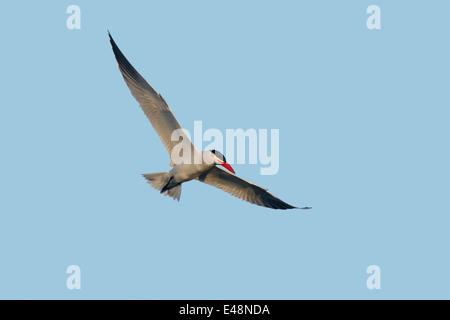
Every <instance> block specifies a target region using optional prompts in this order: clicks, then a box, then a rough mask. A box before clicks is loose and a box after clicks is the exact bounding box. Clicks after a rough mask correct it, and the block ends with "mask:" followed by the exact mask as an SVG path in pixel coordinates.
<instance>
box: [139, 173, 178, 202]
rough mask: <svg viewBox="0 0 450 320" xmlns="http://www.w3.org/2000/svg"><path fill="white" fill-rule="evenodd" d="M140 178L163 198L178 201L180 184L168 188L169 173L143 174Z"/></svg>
mask: <svg viewBox="0 0 450 320" xmlns="http://www.w3.org/2000/svg"><path fill="white" fill-rule="evenodd" d="M142 176H143V177H144V178H145V179H146V180H147V182H148V183H149V184H150V185H151V186H152V187H153V188H155V189H156V190H159V191H161V193H162V194H164V195H165V196H169V197H172V198H173V199H174V200H178V201H180V196H181V184H179V185H175V186H170V182H171V180H170V173H169V172H158V173H145V174H143V175H142Z"/></svg>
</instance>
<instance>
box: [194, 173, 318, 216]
mask: <svg viewBox="0 0 450 320" xmlns="http://www.w3.org/2000/svg"><path fill="white" fill-rule="evenodd" d="M197 179H198V180H199V181H201V182H204V183H206V184H209V185H211V186H214V187H216V188H219V189H222V190H223V191H225V192H228V193H229V194H231V195H232V196H235V197H237V198H239V199H242V200H245V201H247V202H250V203H253V204H256V205H258V206H262V207H266V208H272V209H282V210H285V209H311V208H310V207H303V208H297V207H294V206H291V205H290V204H287V203H286V202H284V201H282V200H281V199H279V198H277V197H275V196H274V195H273V194H271V193H269V192H268V191H267V190H266V189H263V188H261V187H259V186H257V185H256V184H253V183H251V182H248V181H246V180H244V179H241V178H239V177H238V176H236V175H234V174H231V173H228V172H227V171H225V170H222V169H219V168H217V167H213V168H212V169H211V170H210V171H208V172H206V173H204V174H202V175H201V176H199V177H198V178H197Z"/></svg>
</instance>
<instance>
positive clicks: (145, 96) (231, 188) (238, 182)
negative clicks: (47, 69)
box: [108, 31, 311, 210]
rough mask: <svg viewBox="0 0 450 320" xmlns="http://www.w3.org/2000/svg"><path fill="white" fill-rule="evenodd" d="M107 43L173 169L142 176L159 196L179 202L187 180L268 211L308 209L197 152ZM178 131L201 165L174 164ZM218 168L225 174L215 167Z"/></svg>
mask: <svg viewBox="0 0 450 320" xmlns="http://www.w3.org/2000/svg"><path fill="white" fill-rule="evenodd" d="M108 35H109V40H110V43H111V46H112V49H113V52H114V56H115V58H116V60H117V63H118V64H119V70H120V72H121V73H122V76H123V78H124V80H125V82H126V84H127V86H128V88H129V89H130V91H131V94H132V95H133V96H134V98H135V99H136V100H137V102H138V103H139V105H140V107H141V108H142V110H143V111H144V113H145V115H146V116H147V118H148V119H149V120H150V122H151V124H152V126H153V128H154V129H155V130H156V132H157V133H158V135H159V138H160V139H161V141H162V143H163V144H164V146H165V147H166V149H167V151H168V152H169V155H170V157H171V161H170V165H171V166H172V167H173V168H172V170H170V171H168V172H158V173H147V174H143V176H144V178H145V179H146V180H147V182H148V183H149V184H150V185H151V186H152V187H153V188H155V189H156V190H158V191H160V193H162V194H164V195H166V196H170V197H172V198H173V199H175V200H178V201H180V196H181V184H182V183H184V182H187V181H190V180H198V181H201V182H203V183H206V184H209V185H211V186H214V187H216V188H219V189H221V190H223V191H225V192H228V193H229V194H231V195H232V196H235V197H237V198H239V199H242V200H244V201H247V202H250V203H252V204H256V205H258V206H262V207H266V208H271V209H281V210H286V209H310V208H311V207H302V208H297V207H294V206H291V205H290V204H287V203H286V202H284V201H282V200H281V199H279V198H277V197H275V196H274V195H272V194H271V193H269V192H268V191H267V189H264V188H261V187H259V186H257V185H255V184H253V183H251V182H249V181H246V180H244V179H242V178H239V177H238V176H236V175H235V172H234V170H233V168H232V167H231V166H230V164H229V163H227V161H226V158H225V157H224V156H223V154H222V153H220V152H219V151H217V150H208V151H200V150H198V149H197V148H196V147H195V146H194V145H193V144H192V142H191V141H190V140H189V138H188V137H187V136H186V135H185V134H183V132H182V128H181V126H180V124H179V123H178V121H177V119H176V118H175V117H174V115H173V113H172V110H171V109H170V108H169V106H168V104H167V103H166V101H165V100H164V98H163V97H162V96H161V95H160V94H159V93H158V92H156V90H155V89H153V87H152V86H151V85H150V84H149V83H148V82H147V81H146V80H145V79H144V77H142V76H141V75H140V74H139V72H137V71H136V69H135V68H134V67H133V66H132V65H131V63H130V62H129V61H128V60H127V58H125V56H124V55H123V53H122V52H121V51H120V49H119V47H118V46H117V45H116V43H115V41H114V39H113V38H112V36H111V34H110V33H109V31H108ZM176 130H178V132H181V134H180V137H182V138H183V139H182V142H183V143H185V145H186V144H188V147H189V148H190V151H191V156H190V157H189V160H193V159H194V158H195V157H198V156H200V159H201V161H200V162H195V161H184V162H179V161H178V162H175V161H174V159H173V158H174V157H173V155H172V154H173V151H174V148H176V146H177V145H179V143H180V140H175V141H173V140H172V134H173V132H174V131H176ZM217 165H221V166H223V167H224V168H226V169H227V170H228V171H230V172H231V173H230V172H227V171H225V170H222V169H220V168H218V167H217Z"/></svg>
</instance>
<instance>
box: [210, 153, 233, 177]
mask: <svg viewBox="0 0 450 320" xmlns="http://www.w3.org/2000/svg"><path fill="white" fill-rule="evenodd" d="M210 152H211V157H212V159H213V160H214V163H215V164H220V165H221V166H223V167H225V168H226V169H227V170H228V171H230V172H232V173H235V172H234V170H233V168H232V167H231V166H230V165H229V164H228V163H227V159H225V156H224V155H223V154H222V153H220V152H219V151H217V150H210Z"/></svg>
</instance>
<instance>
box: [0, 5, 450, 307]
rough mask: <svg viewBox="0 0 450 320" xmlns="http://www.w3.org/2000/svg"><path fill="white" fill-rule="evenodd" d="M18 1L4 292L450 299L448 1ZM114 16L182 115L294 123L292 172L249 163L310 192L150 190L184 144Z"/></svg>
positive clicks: (285, 142)
mask: <svg viewBox="0 0 450 320" xmlns="http://www.w3.org/2000/svg"><path fill="white" fill-rule="evenodd" d="M71 4H77V5H78V6H79V7H80V8H81V29H80V30H68V29H67V27H66V19H67V17H68V14H67V13H66V8H67V7H68V6H69V5H71ZM371 4H377V5H379V6H380V8H381V19H382V20H381V21H382V22H381V30H368V29H367V27H366V19H367V18H368V15H367V14H366V8H367V7H368V6H369V5H371ZM2 8H3V10H2V14H1V16H0V30H2V31H1V34H2V39H1V41H2V51H1V57H2V61H3V66H2V75H3V77H1V78H0V81H1V87H2V94H1V96H0V101H1V108H0V133H1V135H0V137H1V138H0V141H1V146H2V156H1V158H0V164H1V166H0V170H1V176H2V179H1V180H0V192H1V195H2V196H1V199H2V200H1V201H0V212H1V214H0V243H1V244H0V254H1V256H2V260H1V261H2V263H1V265H0V298H44V299H45V298H61V299H77V298H87V299H93V298H148V299H174V298H176V299H183V298H186V299H232V298H234V299H301V298H343V299H346V298H361V299H379V298H385V299H392V298H447V299H448V297H449V296H448V289H447V288H448V285H449V281H450V279H449V276H448V270H449V268H450V261H449V258H448V254H447V251H448V243H449V240H450V239H449V233H448V225H449V222H450V221H449V216H448V207H449V197H448V190H449V182H448V181H449V178H450V177H449V169H448V168H449V167H448V163H449V151H448V148H447V145H448V137H449V133H450V132H449V126H448V118H449V115H450V114H449V108H448V106H449V105H450V103H449V100H450V99H449V95H448V74H449V68H450V67H449V60H448V57H449V53H450V52H449V46H448V41H447V39H448V23H447V17H446V13H447V12H448V10H449V9H450V7H449V4H448V3H447V2H445V1H434V2H433V3H426V2H424V1H421V2H418V3H415V4H414V5H412V4H411V3H410V2H408V1H395V3H394V2H387V1H370V2H369V1H356V0H355V1H345V2H342V3H336V2H335V1H303V2H300V1H281V2H275V1H246V2H244V3H242V2H239V1H228V2H227V3H218V2H216V3H214V2H211V1H191V2H189V3H188V2H182V1H170V2H162V1H158V2H156V1H147V2H143V1H132V2H131V3H129V2H122V3H121V4H117V3H110V2H107V1H95V2H89V1H77V2H64V1H62V2H61V1H46V2H45V3H36V2H32V1H17V2H8V3H5V4H3V5H2ZM106 29H109V30H110V32H111V33H112V35H113V36H114V38H115V40H116V42H117V44H118V45H119V47H120V48H121V49H122V51H123V52H124V54H125V55H126V56H127V57H128V58H129V60H130V61H131V63H132V64H133V65H134V66H135V67H136V68H137V70H138V71H139V72H140V73H141V74H142V75H143V76H144V77H145V78H146V79H147V80H148V81H149V82H150V83H151V84H152V85H153V86H154V88H155V89H156V90H157V91H159V92H160V93H161V94H162V95H163V97H164V98H165V99H166V101H167V102H168V103H169V105H170V106H171V108H172V110H173V112H174V114H175V116H176V117H177V119H178V120H179V122H180V123H181V125H182V126H184V127H185V128H186V129H188V130H190V131H192V130H193V125H194V121H195V120H201V121H202V123H203V127H204V129H207V128H217V129H220V130H222V131H223V132H225V130H226V129H230V128H231V129H234V128H243V129H248V128H256V129H279V130H280V170H279V172H278V174H276V175H273V176H261V175H260V166H259V165H249V164H247V165H245V164H235V165H233V167H234V169H235V170H236V172H237V174H238V175H240V176H241V177H243V178H245V179H248V180H250V181H253V182H255V183H257V184H259V185H261V186H263V187H265V188H269V189H270V191H271V192H273V193H274V194H275V195H277V196H279V197H280V198H282V199H283V200H285V201H286V202H288V203H292V204H293V205H297V206H306V205H307V206H312V207H313V209H312V210H309V211H308V212H304V211H291V212H279V211H273V210H270V209H265V208H261V207H257V206H253V205H250V204H248V203H244V202H242V201H241V200H238V199H236V198H233V197H231V196H230V195H228V194H226V193H224V192H222V191H220V190H217V189H214V188H212V187H210V186H206V185H203V184H201V183H198V182H196V181H193V182H189V183H187V184H185V185H183V191H182V196H181V201H180V202H179V203H178V202H174V201H172V200H171V199H169V198H167V197H163V196H161V195H160V194H159V193H158V192H156V191H155V190H153V189H152V188H151V187H150V186H149V185H148V184H147V183H145V181H144V179H143V178H142V177H141V176H140V174H141V173H151V172H159V171H165V170H168V169H169V157H168V154H167V153H166V151H165V149H164V147H163V145H162V143H161V142H160V141H159V138H158V136H157V135H156V133H155V132H154V130H153V129H152V127H151V126H150V124H149V122H148V120H147V119H146V118H145V116H144V114H143V113H142V111H141V110H140V109H139V107H138V105H137V103H136V101H135V100H134V99H133V98H132V96H131V95H130V93H129V90H128V88H127V87H126V85H125V83H124V81H123V79H122V77H121V75H120V72H119V70H118V68H117V64H116V62H115V60H114V56H113V53H112V50H111V47H110V45H109V42H108V38H107V32H106ZM72 264H75V265H78V266H80V268H81V283H82V289H81V290H68V289H67V287H66V279H67V277H68V274H66V268H67V267H68V266H69V265H72ZM372 264H375V265H378V266H380V268H381V283H382V284H381V290H368V288H367V287H366V279H367V277H368V274H366V268H367V267H368V266H369V265H372Z"/></svg>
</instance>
